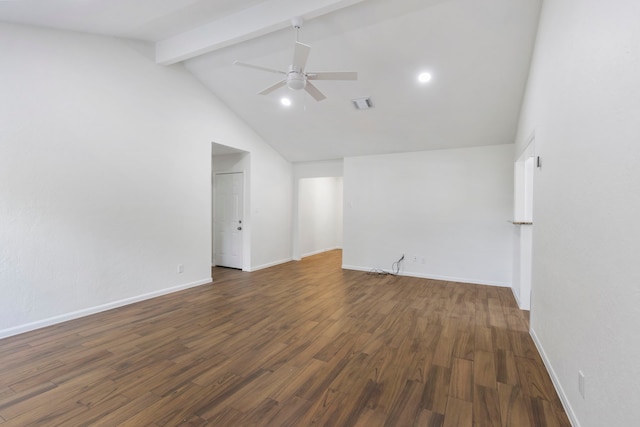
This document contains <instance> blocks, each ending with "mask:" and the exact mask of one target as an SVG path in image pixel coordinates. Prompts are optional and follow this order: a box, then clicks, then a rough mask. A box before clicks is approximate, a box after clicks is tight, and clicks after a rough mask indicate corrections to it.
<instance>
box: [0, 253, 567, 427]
mask: <svg viewBox="0 0 640 427" xmlns="http://www.w3.org/2000/svg"><path fill="white" fill-rule="evenodd" d="M340 263H341V253H340V251H332V252H328V253H324V254H320V255H316V256H313V257H309V258H306V259H304V260H302V261H300V262H291V263H287V264H284V265H281V266H277V267H273V268H269V269H266V270H261V271H258V272H254V273H244V272H241V271H236V270H229V269H222V268H215V269H214V271H213V275H214V282H213V284H211V285H204V286H200V287H197V288H193V289H189V290H185V291H182V292H177V293H174V294H171V295H166V296H163V297H159V298H155V299H153V300H149V301H144V302H141V303H137V304H134V305H130V306H127V307H122V308H119V309H115V310H111V311H108V312H104V313H100V314H97V315H94V316H90V317H86V318H83V319H78V320H74V321H70V322H66V323H63V324H59V325H55V326H52V327H48V328H44V329H40V330H37V331H33V332H29V333H26V334H22V335H19V336H15V337H11V338H7V339H4V340H0V425H1V426H2V427H5V426H30V425H34V426H87V425H91V426H366V427H371V426H428V427H436V426H443V427H450V426H451V427H454V426H455V427H465V426H469V427H483V426H496V427H506V426H515V427H527V426H532V427H541V426H558V427H567V426H570V423H569V421H568V419H567V417H566V415H565V413H564V411H563V409H562V406H561V403H560V400H559V399H558V396H557V395H556V393H555V390H554V388H553V385H552V383H551V380H550V378H549V376H548V374H547V372H546V370H545V368H544V365H543V364H542V361H541V359H540V356H539V355H538V352H537V350H536V348H535V346H534V344H533V342H532V341H531V338H530V337H529V334H528V332H527V329H528V328H527V319H526V318H525V316H524V314H523V312H521V311H520V310H518V308H517V306H516V304H515V301H514V299H513V296H512V294H511V290H510V289H506V288H496V287H490V286H480V285H469V284H459V283H450V282H438V281H432V280H425V279H416V278H408V277H395V276H375V275H369V274H366V273H362V272H355V271H343V270H341V268H340Z"/></svg>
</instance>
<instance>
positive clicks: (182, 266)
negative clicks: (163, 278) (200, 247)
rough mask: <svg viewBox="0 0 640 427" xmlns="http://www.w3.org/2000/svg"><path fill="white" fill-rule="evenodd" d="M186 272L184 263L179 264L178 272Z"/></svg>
mask: <svg viewBox="0 0 640 427" xmlns="http://www.w3.org/2000/svg"><path fill="white" fill-rule="evenodd" d="M182 273H184V265H182V264H178V274H182Z"/></svg>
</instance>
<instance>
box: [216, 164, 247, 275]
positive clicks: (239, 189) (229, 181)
mask: <svg viewBox="0 0 640 427" xmlns="http://www.w3.org/2000/svg"><path fill="white" fill-rule="evenodd" d="M243 185H244V175H243V173H241V172H240V173H223V174H216V177H215V201H214V204H215V208H214V209H215V210H214V255H215V262H216V265H219V266H222V267H231V268H239V269H242V267H243V265H242V230H243V228H244V221H243V216H242V213H243V203H242V202H243Z"/></svg>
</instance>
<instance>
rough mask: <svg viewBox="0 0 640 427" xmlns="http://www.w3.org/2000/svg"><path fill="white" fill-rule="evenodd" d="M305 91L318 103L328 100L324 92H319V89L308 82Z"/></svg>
mask: <svg viewBox="0 0 640 427" xmlns="http://www.w3.org/2000/svg"><path fill="white" fill-rule="evenodd" d="M304 90H306V91H307V93H308V94H309V95H311V96H313V99H315V100H316V101H322V100H323V99H326V98H327V97H326V96H324V94H323V93H322V92H320V91H319V90H318V88H317V87H315V86H314V85H312V84H311V83H310V82H307V85H306V86H305V88H304Z"/></svg>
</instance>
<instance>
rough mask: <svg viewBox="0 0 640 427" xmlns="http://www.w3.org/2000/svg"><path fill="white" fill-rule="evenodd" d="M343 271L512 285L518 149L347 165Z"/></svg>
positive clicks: (474, 150)
mask: <svg viewBox="0 0 640 427" xmlns="http://www.w3.org/2000/svg"><path fill="white" fill-rule="evenodd" d="M344 200H345V206H344V241H343V251H344V252H343V265H344V266H345V267H346V266H351V267H353V268H358V269H373V268H377V269H385V270H390V269H391V265H392V263H393V262H394V261H397V260H398V259H399V258H400V257H401V256H402V255H404V256H405V260H404V262H403V264H402V268H401V273H402V274H407V275H414V276H422V277H442V278H449V277H451V278H459V279H462V280H463V281H466V282H472V283H473V282H475V283H486V284H494V285H498V286H510V283H511V276H512V233H513V230H512V227H513V225H511V224H510V222H509V221H510V219H511V217H512V206H513V145H499V146H487V147H479V148H467V149H456V150H439V151H425V152H415V153H403V154H390V155H379V156H364V157H351V158H347V159H345V160H344Z"/></svg>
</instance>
